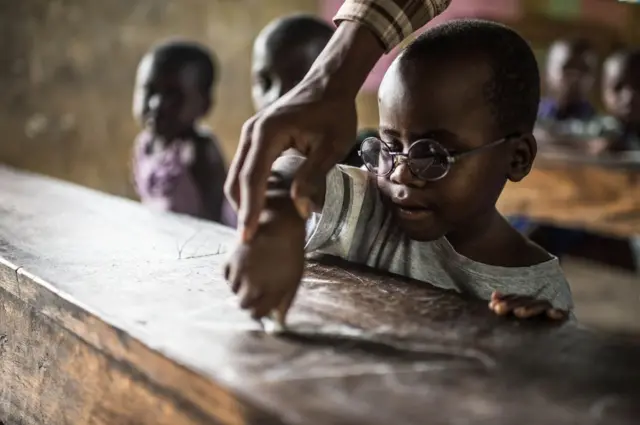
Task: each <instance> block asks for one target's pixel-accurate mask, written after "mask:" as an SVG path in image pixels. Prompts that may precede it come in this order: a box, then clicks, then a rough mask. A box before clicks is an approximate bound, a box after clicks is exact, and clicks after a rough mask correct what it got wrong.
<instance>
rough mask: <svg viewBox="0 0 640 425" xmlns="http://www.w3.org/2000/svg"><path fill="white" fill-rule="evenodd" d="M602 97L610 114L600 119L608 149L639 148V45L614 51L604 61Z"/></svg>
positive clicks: (628, 149)
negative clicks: (636, 47)
mask: <svg viewBox="0 0 640 425" xmlns="http://www.w3.org/2000/svg"><path fill="white" fill-rule="evenodd" d="M602 97H603V100H604V105H605V108H606V110H607V113H608V114H609V116H607V117H604V118H602V119H601V120H600V122H601V127H602V129H601V131H600V132H601V134H602V137H603V138H605V140H606V143H605V149H607V150H609V151H613V152H620V151H630V150H640V49H629V50H623V51H620V52H617V53H614V54H613V55H611V56H610V57H609V58H608V59H607V60H606V61H605V63H604V70H603V83H602Z"/></svg>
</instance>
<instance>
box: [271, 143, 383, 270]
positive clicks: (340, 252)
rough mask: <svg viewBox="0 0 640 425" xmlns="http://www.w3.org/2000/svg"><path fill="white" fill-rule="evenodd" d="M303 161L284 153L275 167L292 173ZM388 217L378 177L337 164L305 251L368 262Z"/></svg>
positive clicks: (312, 221)
mask: <svg viewBox="0 0 640 425" xmlns="http://www.w3.org/2000/svg"><path fill="white" fill-rule="evenodd" d="M302 162H304V158H302V157H299V156H293V155H287V156H281V157H280V158H278V159H277V160H276V161H275V162H274V164H273V167H272V168H271V170H272V171H273V172H276V173H277V172H280V173H283V174H286V175H290V174H291V173H293V172H295V171H296V170H297V169H298V167H299V166H300V164H301V163H302ZM384 216H385V208H384V205H383V203H382V199H381V197H380V192H379V191H378V188H377V185H376V181H375V178H374V177H372V176H371V174H370V173H368V172H367V171H365V170H362V169H360V168H355V167H349V166H346V165H336V166H335V167H333V168H332V169H331V171H329V173H328V174H327V179H326V189H325V199H324V205H323V207H322V212H321V213H320V214H312V216H311V217H310V219H309V221H308V222H307V243H306V246H305V251H306V252H307V253H310V254H311V253H314V252H319V253H322V254H329V255H335V256H338V257H341V258H344V259H345V260H349V261H354V262H360V263H364V262H366V259H367V255H368V253H369V250H370V248H371V245H372V244H373V243H374V240H375V238H376V235H377V234H378V233H379V231H380V229H381V227H382V223H383V222H384Z"/></svg>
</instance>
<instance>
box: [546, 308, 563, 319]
mask: <svg viewBox="0 0 640 425" xmlns="http://www.w3.org/2000/svg"><path fill="white" fill-rule="evenodd" d="M567 316H568V313H567V312H566V311H563V310H559V309H557V308H550V309H548V310H547V317H549V319H553V320H564V319H566V318H567Z"/></svg>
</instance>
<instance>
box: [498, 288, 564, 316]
mask: <svg viewBox="0 0 640 425" xmlns="http://www.w3.org/2000/svg"><path fill="white" fill-rule="evenodd" d="M489 308H490V309H491V310H492V311H493V312H494V313H496V314H497V315H499V316H506V315H507V314H510V313H512V314H513V315H514V316H516V317H517V318H519V319H529V318H532V317H540V316H546V317H548V318H549V319H552V320H564V319H566V318H567V317H568V316H569V314H568V312H567V311H564V310H560V309H557V308H553V306H552V305H551V303H550V302H549V301H546V300H537V299H535V298H534V297H530V296H526V295H505V294H501V293H499V292H494V293H493V294H492V295H491V301H490V302H489Z"/></svg>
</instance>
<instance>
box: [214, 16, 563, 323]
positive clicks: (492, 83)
mask: <svg viewBox="0 0 640 425" xmlns="http://www.w3.org/2000/svg"><path fill="white" fill-rule="evenodd" d="M539 86H540V81H539V75H538V68H537V63H536V60H535V58H534V55H533V53H532V51H531V49H530V47H529V46H528V45H527V43H526V42H525V41H524V40H523V39H522V38H521V37H520V36H519V35H518V34H517V33H516V32H514V31H513V30H511V29H509V28H507V27H505V26H503V25H500V24H496V23H491V22H486V21H476V20H461V21H453V22H450V23H446V24H444V25H442V26H439V27H436V28H433V29H431V30H428V31H427V32H426V33H424V34H423V35H422V36H420V37H419V38H418V39H417V40H415V41H414V42H413V43H412V44H411V45H409V46H408V47H407V49H406V50H405V51H404V52H403V53H402V54H401V55H400V56H399V57H398V58H397V59H396V60H395V62H394V63H393V65H392V66H391V67H390V69H389V70H388V71H387V74H386V75H385V77H384V80H383V82H382V85H381V87H380V91H379V109H380V139H378V138H369V139H367V140H366V141H365V142H364V143H363V145H362V147H361V152H360V154H361V157H362V159H363V161H364V163H365V165H366V166H367V168H368V170H369V172H366V171H364V170H360V169H357V168H352V167H346V166H337V167H335V168H334V169H333V170H332V171H331V172H330V173H329V174H328V176H327V179H326V181H324V182H318V191H317V196H315V197H314V199H311V209H312V211H314V212H315V214H314V215H313V217H312V219H311V220H309V221H308V222H307V224H308V225H309V226H308V227H311V228H310V229H308V232H305V221H304V220H303V219H302V218H300V216H301V214H299V211H300V210H302V211H303V212H304V208H300V207H299V206H298V208H296V207H295V206H294V205H293V203H292V201H291V198H290V196H289V184H288V182H289V181H291V177H292V176H293V174H294V173H295V172H296V171H297V169H298V167H299V166H300V164H302V163H303V162H304V159H303V158H299V157H291V156H290V157H282V158H280V159H279V160H278V161H277V162H276V164H275V165H274V167H273V176H272V178H271V181H270V187H269V191H268V200H267V204H266V206H265V211H264V213H263V215H262V217H261V227H260V230H259V232H258V233H257V234H256V235H255V237H254V239H253V240H252V241H251V243H250V244H245V245H240V246H238V248H237V250H236V251H235V252H234V254H233V256H232V257H231V260H230V262H229V264H228V267H227V270H226V273H227V279H228V280H229V282H230V285H231V288H232V290H233V291H234V292H236V293H237V294H238V295H239V297H240V305H241V307H242V308H245V309H248V310H250V312H251V314H252V316H253V317H255V318H261V317H263V316H265V315H267V314H269V313H270V312H271V311H272V310H274V309H275V310H276V311H277V312H279V313H280V317H279V319H280V320H283V317H284V314H285V313H286V311H287V310H288V308H289V306H290V304H291V301H292V300H293V297H294V296H295V292H296V289H297V287H298V285H299V282H300V279H301V275H302V268H303V251H305V250H306V251H307V252H315V251H317V252H322V253H325V254H330V255H336V256H340V257H342V258H345V259H347V260H350V261H354V262H357V263H363V264H366V265H368V266H371V267H374V268H378V269H381V270H385V271H390V272H392V273H397V274H400V275H403V276H408V277H411V278H414V279H418V280H422V281H426V282H429V283H431V284H433V285H436V286H439V287H442V288H445V289H453V290H456V291H459V292H465V293H471V294H473V295H475V296H477V297H479V298H482V299H486V300H487V301H489V307H490V308H491V309H492V310H493V311H494V312H495V313H497V314H500V315H506V314H514V315H515V316H517V317H519V318H529V317H534V316H546V317H549V318H551V319H563V318H565V317H567V315H568V314H569V312H570V310H571V308H572V299H571V292H570V290H569V285H568V284H567V281H566V280H565V278H564V275H563V273H562V270H561V269H560V266H559V264H558V260H557V259H556V258H555V257H553V256H551V255H550V254H548V253H547V252H546V251H544V250H543V249H542V248H540V247H539V246H537V245H535V244H533V243H532V242H530V241H529V240H527V239H526V238H525V237H524V236H522V235H521V234H520V233H519V232H517V231H516V230H515V229H513V228H512V227H511V226H510V225H509V223H508V222H507V221H506V220H505V219H504V218H503V217H502V216H501V215H500V214H499V213H498V211H497V210H496V208H495V203H496V200H497V199H498V196H499V195H500V193H501V192H502V189H503V187H504V185H505V183H506V182H507V180H511V181H519V180H521V179H522V178H524V177H525V176H526V175H527V174H528V173H529V170H530V168H531V164H532V162H533V159H534V158H535V155H536V141H535V139H534V137H533V136H532V131H533V126H534V123H535V120H536V113H537V108H538V102H539V100H540V88H539ZM305 235H308V237H305ZM283 260H284V261H283ZM274 264H277V265H278V267H273V265H274Z"/></svg>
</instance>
